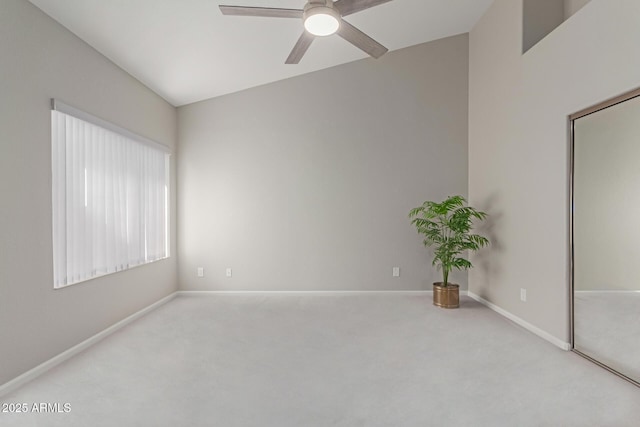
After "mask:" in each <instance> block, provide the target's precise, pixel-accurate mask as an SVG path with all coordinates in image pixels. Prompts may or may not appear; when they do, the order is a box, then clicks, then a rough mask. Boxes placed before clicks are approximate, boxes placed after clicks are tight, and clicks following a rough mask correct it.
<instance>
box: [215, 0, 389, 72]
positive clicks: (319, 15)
mask: <svg viewBox="0 0 640 427" xmlns="http://www.w3.org/2000/svg"><path fill="white" fill-rule="evenodd" d="M389 1H391V0H336V1H335V2H334V1H333V0H307V4H306V5H305V6H304V9H280V8H271V7H249V6H225V5H220V11H222V14H223V15H236V16H263V17H267V18H298V19H302V21H303V23H304V31H303V32H302V35H301V36H300V38H299V39H298V42H297V43H296V44H295V46H294V47H293V50H292V51H291V53H290V54H289V57H288V58H287V60H286V61H285V64H297V63H299V62H300V60H301V59H302V57H303V56H304V54H305V53H306V51H307V49H309V46H310V45H311V42H312V41H313V39H314V38H315V37H316V36H320V37H323V36H330V35H332V34H336V33H337V34H338V35H339V36H340V37H342V38H343V39H345V40H346V41H348V42H349V43H351V44H353V45H354V46H356V47H357V48H359V49H361V50H363V51H364V52H366V53H367V54H369V55H370V56H372V57H374V58H379V57H381V56H382V55H384V54H385V53H386V52H387V51H388V49H387V48H386V47H384V46H382V45H381V44H380V43H378V42H377V41H375V40H374V39H372V38H371V37H369V36H368V35H366V34H365V33H363V32H362V31H360V30H358V29H357V28H356V27H354V26H353V25H351V24H349V23H348V22H347V21H345V20H344V19H342V18H344V17H345V16H347V15H351V14H353V13H356V12H360V11H362V10H365V9H369V8H371V7H374V6H378V5H380V4H383V3H387V2H389Z"/></svg>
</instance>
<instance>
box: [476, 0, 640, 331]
mask: <svg viewBox="0 0 640 427" xmlns="http://www.w3.org/2000/svg"><path fill="white" fill-rule="evenodd" d="M521 17H522V3H521V2H517V1H513V0H496V1H495V2H494V3H493V5H492V6H491V7H490V8H489V10H488V11H487V13H486V14H485V15H484V16H483V18H482V19H481V20H480V21H479V23H478V24H477V25H476V27H475V28H474V29H473V30H472V31H471V35H470V41H469V44H470V45H469V56H470V59H469V65H470V71H469V74H470V84H469V194H470V198H471V202H472V203H474V204H476V205H478V206H479V207H481V208H485V209H486V210H488V212H489V213H490V214H491V215H492V216H491V221H492V223H490V224H488V226H491V227H489V228H490V233H491V235H492V236H493V238H494V240H493V242H494V244H493V245H492V246H491V248H489V249H488V250H486V251H484V252H483V253H482V254H479V256H478V257H474V259H476V260H477V262H478V268H476V269H474V270H472V271H471V272H470V274H469V287H470V290H471V291H472V292H474V293H476V294H479V295H480V296H483V297H485V298H486V299H488V300H489V301H491V302H493V303H494V304H496V305H498V306H499V307H501V308H502V309H504V310H506V311H509V312H511V313H512V314H514V315H516V316H518V317H520V318H521V319H523V320H525V321H527V322H529V323H531V324H533V325H534V326H537V327H538V328H540V329H542V330H544V331H546V332H548V333H550V334H551V335H553V336H555V337H557V338H558V339H560V340H563V341H568V339H569V302H568V297H569V289H568V286H569V285H568V278H569V269H568V247H569V242H568V238H569V231H568V223H569V220H568V203H569V191H568V189H569V185H568V179H569V150H568V146H569V145H568V118H567V116H568V115H569V114H571V113H574V112H576V111H579V110H581V109H583V108H586V107H588V106H590V105H593V104H596V103H598V102H600V101H603V100H605V99H607V98H610V97H612V96H614V95H617V94H621V93H624V92H626V91H628V90H630V89H633V88H636V87H638V86H640V57H638V56H637V55H633V54H631V52H635V51H637V40H638V39H640V26H638V22H639V20H640V8H638V2H637V0H617V1H608V0H594V1H591V2H590V3H589V4H587V5H586V6H585V7H584V8H583V9H582V10H580V13H576V14H575V15H574V16H573V17H572V18H571V19H569V20H567V21H565V22H564V24H563V25H561V26H560V27H558V28H556V30H555V31H553V32H552V33H551V34H549V36H547V37H546V38H545V39H543V40H542V41H541V42H540V43H538V45H536V47H535V49H531V50H529V51H528V52H527V53H526V54H524V55H522V51H521V48H520V34H522V28H521V25H522V20H521ZM487 58H490V59H491V60H487ZM520 288H526V289H527V290H528V292H527V302H526V303H525V302H521V301H520Z"/></svg>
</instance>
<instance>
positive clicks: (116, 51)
mask: <svg viewBox="0 0 640 427" xmlns="http://www.w3.org/2000/svg"><path fill="white" fill-rule="evenodd" d="M30 1H31V3H33V4H35V5H36V6H37V7H39V8H40V9H42V10H43V11H44V12H45V13H47V14H48V15H50V16H51V17H52V18H54V19H55V20H57V21H58V22H60V23H61V24H62V25H64V26H65V27H67V28H68V29H69V30H70V31H72V32H73V33H75V34H76V35H77V36H78V37H80V38H82V39H83V40H85V41H86V42H87V43H88V44H90V45H91V46H93V47H94V48H95V49H97V50H98V51H99V52H101V53H102V54H103V55H105V56H106V57H108V58H109V59H111V60H112V61H113V62H115V63H116V64H118V65H119V66H120V67H122V68H123V69H124V70H126V71H127V72H129V73H130V74H131V75H133V76H134V77H136V78H137V79H138V80H140V81H141V82H142V83H144V84H145V85H147V86H148V87H149V88H151V89H152V90H154V91H155V92H157V93H158V94H159V95H160V96H162V97H163V98H164V99H166V100H167V101H169V102H170V103H171V104H173V105H175V106H180V105H185V104H190V103H192V102H197V101H201V100H203V99H208V98H212V97H215V96H220V95H224V94H227V93H232V92H236V91H239V90H243V89H247V88H250V87H254V86H258V85H261V84H265V83H269V82H273V81H277V80H282V79H285V78H289V77H292V76H296V75H300V74H305V73H309V72H312V71H316V70H321V69H324V68H328V67H332V66H335V65H339V64H343V63H346V62H351V61H355V60H358V59H362V58H366V57H367V55H366V54H364V53H363V52H362V51H360V50H358V49H357V48H356V47H354V46H352V45H351V44H349V43H347V42H346V41H345V40H343V39H342V38H340V37H338V36H335V35H334V36H330V37H323V38H316V40H314V42H313V44H312V45H311V47H310V48H309V50H308V51H307V54H306V55H305V56H304V58H303V59H302V61H301V62H300V64H298V65H285V64H284V61H285V59H286V58H287V56H288V55H289V52H290V51H291V49H292V48H293V45H294V44H295V43H296V41H297V40H298V37H299V36H300V34H301V33H302V22H301V20H297V19H287V18H257V17H239V16H223V15H222V14H221V13H220V10H219V9H218V4H228V5H243V6H266V7H283V8H293V9H301V8H302V7H303V6H304V4H305V0H30ZM492 1H493V0H394V1H392V2H390V3H386V4H383V5H380V6H376V7H374V8H371V9H368V10H365V11H362V12H359V13H357V14H354V15H351V16H348V17H347V18H345V20H347V21H349V22H350V23H351V24H353V25H355V26H356V27H358V28H359V29H361V30H362V31H364V32H365V33H367V34H369V35H370V36H371V37H373V38H374V39H376V40H377V41H378V42H380V43H382V44H383V45H385V46H386V47H387V48H389V50H396V49H401V48H403V47H408V46H413V45H416V44H419V43H424V42H427V41H431V40H436V39H439V38H443V37H447V36H451V35H455V34H460V33H465V32H468V31H469V30H471V28H472V27H473V25H474V24H475V23H476V21H477V20H478V19H479V18H480V17H481V16H482V14H483V13H484V11H485V10H486V9H487V8H488V7H489V5H490V4H491V2H492ZM372 61H373V59H372Z"/></svg>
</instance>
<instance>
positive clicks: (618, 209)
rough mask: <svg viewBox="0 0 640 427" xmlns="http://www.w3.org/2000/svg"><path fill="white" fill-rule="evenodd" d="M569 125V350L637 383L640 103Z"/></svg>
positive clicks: (616, 107)
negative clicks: (571, 273) (571, 342)
mask: <svg viewBox="0 0 640 427" xmlns="http://www.w3.org/2000/svg"><path fill="white" fill-rule="evenodd" d="M573 126H574V133H573V134H574V146H573V153H574V167H573V262H574V276H573V289H574V307H573V310H574V347H575V349H576V350H577V351H579V352H580V353H583V354H585V355H587V356H589V357H591V358H593V359H595V360H597V361H598V362H601V363H603V364H605V365H607V366H609V367H611V368H612V369H614V370H616V371H618V372H620V373H622V374H623V375H626V376H628V377H630V378H631V379H632V380H635V381H637V382H640V97H636V98H632V99H630V100H627V101H625V102H623V103H620V104H617V105H613V106H611V107H608V108H606V109H603V110H600V111H597V112H595V113H592V114H589V115H586V116H584V117H581V118H578V119H575V120H574V122H573Z"/></svg>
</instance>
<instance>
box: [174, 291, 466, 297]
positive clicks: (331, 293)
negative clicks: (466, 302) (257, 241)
mask: <svg viewBox="0 0 640 427" xmlns="http://www.w3.org/2000/svg"><path fill="white" fill-rule="evenodd" d="M432 293H433V291H177V292H176V294H177V295H183V296H188V295H192V296H195V295H209V296H214V295H305V296H340V295H430V294H432ZM460 295H467V291H460Z"/></svg>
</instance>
